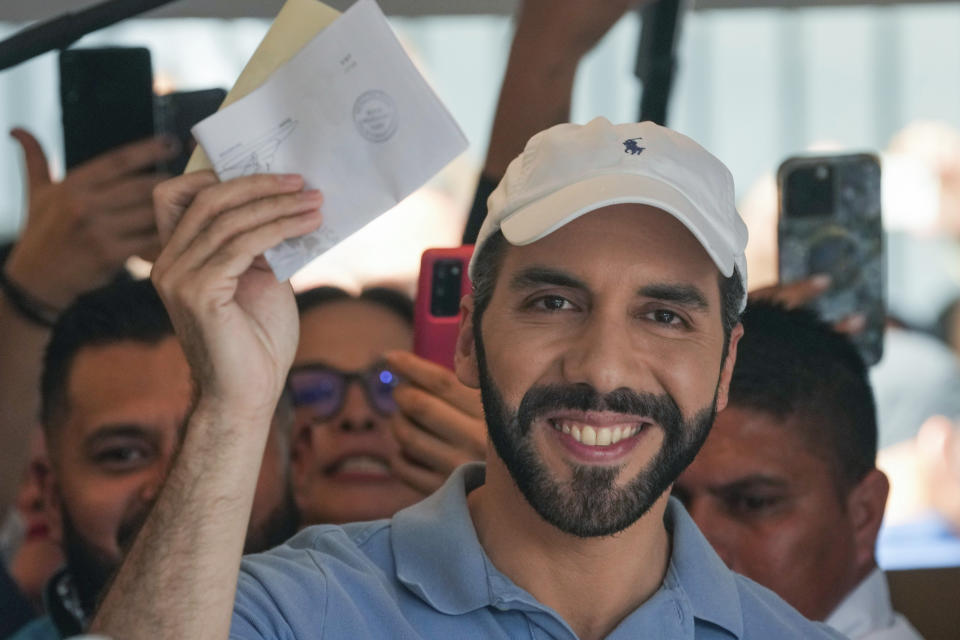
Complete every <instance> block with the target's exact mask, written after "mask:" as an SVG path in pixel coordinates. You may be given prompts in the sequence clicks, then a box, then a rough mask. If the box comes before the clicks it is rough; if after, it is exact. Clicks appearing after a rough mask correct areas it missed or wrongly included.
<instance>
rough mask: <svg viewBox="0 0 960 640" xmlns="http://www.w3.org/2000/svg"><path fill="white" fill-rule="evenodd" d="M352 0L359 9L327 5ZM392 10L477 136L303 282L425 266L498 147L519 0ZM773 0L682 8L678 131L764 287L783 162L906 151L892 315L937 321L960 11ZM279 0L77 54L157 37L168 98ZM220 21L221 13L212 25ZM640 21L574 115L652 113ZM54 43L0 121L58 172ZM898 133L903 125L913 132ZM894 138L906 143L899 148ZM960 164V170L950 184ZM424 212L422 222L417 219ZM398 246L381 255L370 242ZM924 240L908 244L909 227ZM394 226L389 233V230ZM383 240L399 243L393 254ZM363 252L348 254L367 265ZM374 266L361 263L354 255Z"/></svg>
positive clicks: (18, 21) (943, 294)
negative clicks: (428, 251)
mask: <svg viewBox="0 0 960 640" xmlns="http://www.w3.org/2000/svg"><path fill="white" fill-rule="evenodd" d="M76 4H77V3H74V2H69V1H67V0H56V1H54V0H47V1H46V2H43V3H37V2H32V1H29V0H9V1H8V2H5V3H4V4H3V6H2V7H0V37H2V36H5V35H8V34H11V33H13V32H15V31H16V30H17V29H19V28H22V27H23V26H24V24H25V23H27V22H29V21H31V20H35V19H40V18H49V17H51V16H54V15H57V14H58V13H61V12H64V11H68V10H76V9H77V7H76V6H75V5H76ZM331 4H332V5H333V6H335V7H337V8H339V9H343V8H345V7H346V6H348V5H349V3H348V2H342V1H340V2H331ZM450 4H451V3H444V2H436V1H427V0H423V1H419V2H400V1H394V2H391V1H389V0H384V1H383V2H381V5H382V7H383V9H384V11H385V12H386V13H387V14H388V15H389V16H390V21H391V23H392V25H393V27H394V29H395V30H396V31H397V33H398V34H399V35H400V37H401V39H402V40H403V42H404V44H405V45H406V47H407V48H408V50H409V51H410V52H411V54H412V55H413V56H414V58H415V59H416V61H417V62H418V64H419V65H420V67H421V70H422V71H423V73H424V74H425V76H426V77H427V78H428V79H429V81H430V82H431V83H432V84H433V86H434V88H435V90H436V91H437V93H438V94H439V96H440V98H441V99H442V100H443V101H444V103H445V104H446V105H447V107H448V108H449V109H450V111H451V112H452V113H453V115H454V117H455V118H456V119H457V121H458V122H459V123H460V125H461V127H462V128H463V130H464V131H465V133H466V134H467V137H468V138H469V140H470V149H469V151H468V152H467V153H466V154H465V155H464V156H463V157H462V158H460V160H458V161H457V162H456V163H454V164H453V165H451V166H450V167H448V169H447V170H446V171H445V172H444V173H443V174H442V175H441V176H439V177H438V178H437V179H436V180H434V182H433V183H431V185H430V186H429V187H428V188H427V189H425V190H424V191H423V192H421V193H418V194H416V195H415V196H413V197H412V198H411V200H412V201H411V202H407V203H405V204H404V205H403V206H401V208H402V209H405V210H407V211H408V212H409V211H414V212H415V213H414V214H409V213H408V214H407V215H404V216H400V217H403V222H402V223H401V222H399V221H398V220H397V217H398V216H393V215H388V216H386V217H385V218H383V219H381V220H379V221H378V222H376V223H375V224H374V225H373V226H372V227H371V228H370V229H369V230H368V233H367V234H364V233H361V234H360V235H359V237H355V238H352V239H351V240H350V241H349V242H348V243H347V245H346V246H343V247H340V248H339V249H338V250H337V251H335V252H334V253H335V254H336V255H330V256H328V257H327V258H321V260H320V261H319V262H320V263H322V264H317V265H314V267H313V268H312V269H309V270H308V272H307V273H304V274H301V276H300V278H299V280H300V281H306V280H311V281H313V280H324V281H326V282H329V281H337V282H341V283H343V284H347V285H350V284H352V286H360V285H362V284H364V283H366V282H369V281H378V280H383V279H385V278H387V277H388V274H389V279H396V277H397V274H398V273H403V274H408V275H409V276H410V278H411V279H412V277H413V276H414V275H415V271H416V261H415V260H412V259H411V258H410V256H411V255H413V256H416V255H418V254H419V252H418V251H411V249H412V248H415V247H416V246H431V245H438V244H439V245H444V244H453V243H455V242H456V240H457V238H458V237H459V234H460V231H461V229H462V224H463V220H464V216H465V215H466V211H467V209H468V206H469V199H470V197H471V196H472V194H473V189H474V186H475V184H476V178H477V174H478V172H479V170H480V165H481V163H482V161H483V157H484V154H485V151H486V147H487V140H488V136H489V129H490V126H491V123H492V121H493V109H494V106H495V104H496V98H497V93H498V90H499V85H500V81H501V78H502V74H503V70H504V67H505V64H506V55H507V52H508V48H509V43H510V38H511V35H512V28H513V27H512V21H511V17H510V16H511V14H512V12H513V10H514V6H515V3H514V2H511V1H508V0H460V1H459V2H457V3H455V7H454V8H453V9H451V7H450ZM810 4H814V3H805V2H765V1H748V0H744V1H739V0H701V1H699V2H697V3H695V4H694V6H693V7H692V10H691V11H689V12H688V13H687V15H686V16H685V17H684V20H683V24H682V29H681V32H680V38H679V42H678V56H679V67H678V71H677V75H676V78H675V85H674V91H673V94H672V98H671V101H670V108H669V112H668V118H667V123H668V124H669V126H671V127H673V128H675V129H677V130H679V131H681V132H683V133H686V134H688V135H690V136H691V137H693V138H694V139H696V140H698V141H699V142H701V143H702V144H704V146H706V147H707V148H708V149H709V150H710V151H712V152H713V153H714V154H716V155H717V156H719V157H720V158H721V159H723V160H724V162H726V163H727V165H728V166H729V167H730V168H731V170H732V171H733V174H734V178H735V180H736V184H737V188H738V196H739V198H740V201H741V209H742V211H743V213H744V215H745V216H746V217H747V218H748V221H749V223H750V226H751V231H752V236H753V240H752V241H751V245H753V246H752V247H751V250H752V252H753V254H754V255H751V256H750V258H751V286H752V287H755V286H762V285H764V284H769V283H771V282H772V281H774V280H775V278H776V269H775V262H776V261H775V259H771V258H770V257H769V256H764V255H763V254H764V253H765V252H767V251H775V249H774V248H771V244H772V243H773V238H774V236H773V234H774V228H775V223H774V220H775V216H776V201H775V188H774V185H773V178H772V176H773V172H774V170H775V168H776V166H777V165H778V164H779V163H780V161H781V160H783V158H785V157H786V156H788V155H791V154H794V153H796V152H798V151H802V150H808V149H830V150H842V149H846V150H891V151H893V153H891V154H889V155H888V156H887V157H885V164H884V174H885V184H884V217H885V220H886V222H885V225H886V227H887V229H888V231H890V232H891V236H890V237H889V238H888V250H889V254H888V260H889V271H888V285H889V303H890V310H891V313H893V314H894V315H895V316H897V317H898V318H902V319H903V320H904V321H905V322H908V323H909V324H911V325H913V326H918V327H924V328H926V327H931V326H933V325H934V323H935V322H936V319H937V316H938V314H939V313H940V312H941V310H942V309H943V308H944V307H945V305H946V304H947V303H948V302H949V301H951V300H952V299H953V298H954V297H955V296H956V295H957V293H958V290H960V289H958V284H957V283H958V281H960V274H958V273H957V268H956V267H955V266H954V265H957V264H960V262H957V261H956V260H953V257H954V254H955V243H954V241H953V238H952V234H951V233H950V232H951V225H950V220H949V218H950V217H951V216H952V217H955V218H956V219H957V222H956V223H955V227H956V228H958V229H960V211H944V212H941V211H940V209H941V208H942V207H944V208H950V207H953V208H960V196H957V195H955V194H954V193H951V190H952V191H954V192H956V191H958V190H960V185H958V184H957V183H960V178H958V177H957V173H958V171H957V169H956V168H955V167H951V166H947V165H949V164H950V163H951V162H952V163H953V164H956V163H957V160H956V158H957V154H958V153H960V133H957V130H956V129H957V128H960V82H957V80H956V79H957V78H958V77H960V39H958V38H957V37H956V34H957V33H960V4H957V3H953V2H927V3H921V2H879V3H862V2H818V3H815V4H816V5H818V6H808V5H810ZM281 5H282V3H281V2H276V1H263V2H240V1H236V0H234V1H231V2H214V1H209V0H208V1H198V0H193V1H186V0H182V1H180V2H175V3H172V4H170V5H167V6H166V7H164V8H161V9H159V10H155V11H153V12H151V13H149V14H148V16H149V17H148V18H143V19H135V20H127V21H124V22H123V23H121V24H118V25H115V26H113V27H110V28H107V29H104V30H102V31H98V32H96V33H93V34H90V35H89V36H87V37H85V38H83V39H82V40H81V41H80V42H79V43H78V46H104V45H108V44H109V45H120V46H147V47H149V49H150V51H151V54H152V60H153V65H154V77H155V84H156V90H157V92H158V93H164V92H169V91H174V90H191V89H201V88H210V87H223V88H229V87H230V86H231V85H232V82H233V81H234V79H235V78H236V77H237V75H238V74H239V72H240V70H241V69H242V68H243V66H244V64H245V63H246V61H247V60H248V58H249V57H250V55H251V54H252V52H253V50H254V49H255V47H256V45H257V44H258V43H259V41H260V39H261V37H262V36H263V34H264V33H265V32H266V29H267V28H268V26H269V22H270V18H271V17H272V16H273V15H275V13H276V11H277V10H278V9H279V7H280V6H281ZM212 16H217V17H212ZM640 22H641V21H640V16H639V14H638V13H629V14H628V15H627V16H626V17H625V18H624V19H623V20H622V21H621V22H620V23H619V24H618V25H617V26H616V27H615V28H614V29H613V30H612V31H611V32H610V33H609V34H608V35H607V37H606V38H605V39H604V41H603V42H602V43H601V44H600V45H599V46H598V47H597V48H596V49H595V50H594V51H593V52H592V53H591V54H590V55H589V56H588V58H587V59H586V61H585V63H584V64H583V65H582V66H581V69H580V71H579V75H578V78H577V84H576V91H575V96H574V101H573V119H574V120H575V121H577V122H585V121H587V120H589V119H590V118H592V117H594V116H597V115H604V116H606V117H608V118H609V119H611V120H613V121H623V120H631V119H636V117H637V114H638V112H639V100H640V95H641V85H640V83H639V81H638V80H637V77H636V76H635V75H634V66H635V61H636V57H637V56H636V51H637V43H638V39H639V35H640V30H641V24H640ZM58 91H59V88H58V73H57V54H56V53H48V54H45V55H42V56H40V57H38V58H36V59H34V60H32V61H30V62H27V63H25V64H21V65H20V66H18V67H16V68H13V69H10V70H7V71H5V72H3V73H0V127H3V128H5V129H9V128H11V127H13V126H23V127H25V128H27V129H29V130H31V131H33V132H35V133H36V134H37V135H38V137H39V139H40V141H41V142H42V143H43V145H44V147H45V148H46V149H47V151H48V154H49V155H50V158H51V162H52V164H53V166H54V168H55V171H62V166H63V160H62V148H63V142H62V129H61V124H60V106H59V105H60V101H59V93H58ZM898 133H900V134H902V135H900V136H899V137H898V135H897V134H898ZM891 143H894V147H893V148H892V149H891ZM951 171H953V181H952V183H951V181H950V175H951ZM22 184H23V180H22V167H21V164H20V156H19V150H18V148H17V146H16V145H15V144H14V142H13V141H12V140H10V139H8V138H4V139H3V141H2V142H0V238H4V239H5V238H11V237H13V236H15V235H16V233H17V230H18V229H19V227H20V224H21V222H22V216H23V212H24V206H23V195H22ZM410 215H415V216H417V218H416V220H412V219H411V218H410V217H409V216H410ZM384 227H390V232H391V236H392V237H394V238H398V241H397V242H395V243H392V244H391V247H389V248H383V247H380V248H378V251H377V258H376V260H375V261H374V260H372V259H371V256H370V252H369V251H366V250H365V249H368V248H369V247H370V241H365V240H364V236H365V235H368V234H369V235H372V236H377V237H383V235H382V234H383V232H384ZM906 235H909V236H910V237H909V238H908V239H905V238H904V236H906ZM388 237H389V236H388ZM384 249H386V251H384ZM360 254H364V255H362V260H357V259H353V258H351V256H355V257H360ZM358 263H359V264H358Z"/></svg>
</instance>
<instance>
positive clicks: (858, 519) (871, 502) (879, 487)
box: [846, 469, 890, 572]
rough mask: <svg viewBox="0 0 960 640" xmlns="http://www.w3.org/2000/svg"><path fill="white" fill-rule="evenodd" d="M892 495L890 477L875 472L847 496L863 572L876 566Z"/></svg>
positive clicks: (848, 516) (856, 551)
mask: <svg viewBox="0 0 960 640" xmlns="http://www.w3.org/2000/svg"><path fill="white" fill-rule="evenodd" d="M889 493H890V482H889V481H888V480H887V476H886V475H884V473H883V471H880V470H879V469H873V470H871V471H870V472H869V473H867V475H865V476H864V477H863V479H862V480H860V482H859V483H857V485H856V486H855V487H854V488H853V489H851V490H850V493H848V494H847V505H846V506H847V518H849V521H850V525H851V527H852V528H853V536H854V537H853V540H854V548H855V551H854V553H855V554H856V566H857V569H858V570H860V571H861V572H865V571H867V570H869V569H872V568H873V567H874V566H875V565H876V557H875V550H876V546H877V535H878V534H879V532H880V524H881V522H883V510H884V508H885V507H886V504H887V495H888V494H889Z"/></svg>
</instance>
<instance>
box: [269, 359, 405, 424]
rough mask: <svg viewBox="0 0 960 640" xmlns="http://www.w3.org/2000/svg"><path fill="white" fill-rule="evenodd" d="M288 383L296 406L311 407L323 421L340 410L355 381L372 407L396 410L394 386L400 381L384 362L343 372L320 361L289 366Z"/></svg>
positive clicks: (384, 411)
mask: <svg viewBox="0 0 960 640" xmlns="http://www.w3.org/2000/svg"><path fill="white" fill-rule="evenodd" d="M287 382H288V384H289V386H290V390H291V392H292V393H293V405H294V407H297V408H300V407H309V408H310V409H312V410H313V413H314V417H316V418H320V419H321V420H323V419H327V418H332V417H333V416H335V415H337V414H338V413H340V410H341V409H343V403H344V401H345V399H346V397H347V389H348V388H349V387H350V385H351V384H352V383H353V382H359V383H360V386H362V387H363V390H364V393H366V395H367V400H368V401H369V402H370V406H371V407H373V409H374V410H375V411H377V412H378V413H380V414H382V415H390V414H391V413H393V412H394V411H396V409H397V404H396V402H395V401H394V399H393V389H394V387H396V386H397V384H398V383H399V382H400V380H399V378H398V377H397V375H396V374H395V373H393V372H392V371H390V370H389V369H388V368H387V367H386V365H385V364H384V363H382V362H378V363H376V364H374V365H373V366H371V367H370V368H369V369H367V370H366V371H341V370H340V369H337V368H335V367H331V366H328V365H325V364H323V363H319V362H314V363H308V364H301V365H297V366H296V367H293V368H292V369H290V374H289V375H288V376H287Z"/></svg>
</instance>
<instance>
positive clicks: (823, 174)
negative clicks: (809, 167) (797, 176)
mask: <svg viewBox="0 0 960 640" xmlns="http://www.w3.org/2000/svg"><path fill="white" fill-rule="evenodd" d="M813 175H814V177H816V179H817V180H826V179H827V177H828V176H829V175H830V169H828V168H827V167H826V166H824V165H822V164H821V165H819V166H818V167H817V168H816V170H815V171H814V173H813Z"/></svg>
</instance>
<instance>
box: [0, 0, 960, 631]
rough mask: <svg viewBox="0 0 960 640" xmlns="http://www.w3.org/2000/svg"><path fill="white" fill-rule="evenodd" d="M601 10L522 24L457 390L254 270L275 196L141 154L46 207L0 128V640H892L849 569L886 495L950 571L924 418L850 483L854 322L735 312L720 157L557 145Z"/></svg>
mask: <svg viewBox="0 0 960 640" xmlns="http://www.w3.org/2000/svg"><path fill="white" fill-rule="evenodd" d="M634 4H635V3H634V2H632V1H631V0H616V1H613V2H605V3H583V2H580V1H579V0H525V1H524V2H523V3H522V4H521V5H520V9H519V10H518V11H519V13H518V16H517V24H516V31H515V34H514V40H513V43H512V46H511V52H510V57H509V62H508V67H507V71H506V74H505V78H504V82H503V87H502V90H501V95H500V99H499V103H498V107H497V112H496V116H495V121H494V126H493V133H492V136H491V142H490V148H489V150H488V154H487V159H486V163H485V165H484V168H483V172H482V175H481V178H480V184H479V186H478V189H477V195H476V198H475V201H474V207H475V209H476V210H477V211H476V214H475V215H471V216H470V218H469V220H470V222H469V223H468V228H467V229H466V231H465V240H466V241H468V242H474V241H475V245H476V249H475V252H474V255H473V258H472V261H471V263H470V276H471V281H472V284H473V289H472V291H471V292H470V293H469V294H468V295H466V296H465V297H464V299H463V301H462V303H461V311H462V320H461V325H460V333H459V337H458V341H457V345H456V358H455V362H456V364H455V370H454V371H451V370H448V369H446V368H444V367H441V366H439V365H437V364H434V363H432V362H429V361H427V360H425V359H422V358H420V357H418V356H416V355H414V354H413V353H411V348H412V344H413V333H414V311H413V309H414V306H413V301H412V300H411V299H410V298H409V296H408V295H407V294H405V293H404V292H402V291H400V290H397V289H391V288H387V287H370V288H367V289H365V290H363V291H361V292H359V293H353V292H348V291H345V290H343V289H340V288H336V287H333V286H320V287H317V288H313V289H309V290H306V291H301V292H298V293H296V294H295V293H294V291H293V289H292V288H291V287H290V285H289V284H287V283H281V282H278V281H277V280H276V279H275V278H274V276H273V274H272V272H271V271H270V270H269V267H268V266H267V265H266V263H265V261H264V260H263V258H262V254H263V252H264V251H265V250H266V249H268V248H270V247H271V246H273V245H275V244H276V243H278V242H279V241H282V240H284V239H287V238H291V237H295V236H298V235H302V234H304V233H307V232H309V231H312V230H314V229H316V228H318V227H319V226H320V225H321V224H322V221H323V200H322V193H320V192H316V191H312V190H305V189H304V184H303V180H302V178H301V177H300V176H298V175H254V176H248V177H244V178H239V179H236V180H232V181H229V182H224V183H221V182H220V181H219V180H217V178H216V177H215V176H214V175H213V173H212V172H197V173H191V174H187V175H183V176H179V177H169V176H157V175H155V174H146V173H143V172H142V171H141V170H142V169H143V168H144V167H147V166H150V165H152V164H153V163H155V162H156V161H157V160H158V159H160V158H163V157H166V156H168V155H170V154H172V153H174V152H175V151H176V150H175V149H173V148H171V146H170V145H169V144H166V143H165V142H164V141H163V140H152V141H146V142H141V143H137V144H134V145H130V146H127V147H123V148H120V149H117V150H114V151H110V152H107V153H106V154H104V155H102V156H101V157H98V158H95V159H93V160H91V161H89V162H87V163H86V164H83V165H80V166H78V167H77V168H75V169H73V170H71V171H70V172H69V173H68V174H67V176H66V177H65V178H64V179H63V180H62V181H53V180H52V179H51V176H50V170H49V168H48V166H47V162H46V159H45V157H44V154H43V151H42V150H41V149H40V146H39V145H38V144H37V142H36V140H35V139H34V138H33V137H32V136H31V135H30V134H29V133H27V132H25V131H22V130H17V131H15V132H14V133H13V135H14V137H15V138H16V139H17V141H18V142H19V143H20V145H21V146H22V148H23V153H24V161H25V164H26V168H27V175H28V176H29V185H28V186H29V215H28V218H27V223H26V226H25V228H24V230H23V232H22V234H21V236H20V237H19V238H18V239H17V241H16V242H15V243H13V244H11V245H10V246H8V247H7V248H6V249H5V253H4V255H3V260H4V263H3V269H2V277H0V285H2V286H0V350H2V354H3V355H2V358H0V407H2V411H0V414H2V415H0V439H2V441H3V443H4V446H3V447H0V517H3V518H4V521H5V522H8V523H11V522H13V523H20V529H21V531H20V532H19V535H13V534H16V533H17V532H16V531H13V534H11V535H6V536H0V542H2V541H4V540H6V539H7V538H10V539H12V540H13V542H8V543H6V545H5V548H4V551H5V557H4V561H3V562H2V563H0V637H8V636H9V637H11V638H14V639H15V640H30V639H54V638H67V637H71V636H74V635H79V634H84V633H93V634H99V635H102V636H106V637H110V638H115V639H118V640H119V639H121V638H123V639H126V638H141V637H142V638H171V639H173V638H177V639H181V638H226V637H228V636H229V637H231V638H243V639H251V640H252V639H254V638H303V639H306V638H320V637H322V638H439V637H443V638H448V637H449V638H635V637H648V636H649V637H659V638H689V637H696V638H805V639H807V638H811V639H812V638H834V637H849V638H855V639H860V638H863V639H866V638H875V639H881V638H883V639H891V640H893V639H914V638H919V637H920V635H919V633H918V632H917V631H916V630H915V629H914V628H913V626H912V625H911V623H910V622H909V621H908V620H907V619H906V618H905V617H904V616H902V615H900V614H898V613H897V612H896V611H894V608H893V606H892V604H891V600H890V594H889V588H888V583H887V578H886V576H885V574H884V573H883V571H881V570H880V568H879V567H878V561H877V557H878V556H877V544H878V538H880V537H881V525H882V523H883V522H884V514H885V510H886V509H887V504H888V497H889V500H890V504H896V505H907V506H906V507H902V509H904V510H906V509H908V507H909V508H913V509H914V510H917V511H919V512H922V513H923V514H925V517H927V518H928V521H930V522H935V523H936V524H938V525H939V526H941V527H942V530H944V531H948V532H950V533H949V534H948V535H947V536H945V537H943V536H942V538H943V539H944V540H946V542H945V543H944V544H945V545H946V547H945V548H947V549H952V550H953V552H954V553H957V549H958V548H960V543H958V542H957V538H956V534H955V533H952V532H953V531H955V530H957V529H960V481H958V480H957V478H958V477H960V473H958V468H960V434H958V432H957V428H956V427H955V426H954V425H953V423H952V421H951V419H952V418H955V417H956V416H942V417H934V418H930V420H927V421H925V422H924V423H923V424H922V425H921V424H916V425H904V426H903V428H904V432H905V433H906V434H907V436H906V437H905V438H903V439H901V440H900V441H899V442H897V443H896V444H895V445H894V446H893V447H891V448H889V449H885V450H884V451H883V452H882V453H881V454H880V464H879V466H878V447H879V444H878V443H880V442H881V435H880V433H881V430H880V428H879V427H878V412H877V408H876V407H877V402H878V399H877V394H875V390H874V386H875V385H874V383H873V382H872V381H871V378H870V377H869V375H868V369H867V367H866V365H865V364H864V362H863V360H862V358H861V357H860V355H859V353H858V351H857V349H856V347H855V346H854V344H853V342H852V341H851V340H850V338H849V334H850V332H855V331H856V330H857V328H858V325H857V323H856V321H855V319H853V320H850V319H848V320H847V321H843V322H841V323H840V324H839V325H834V326H830V325H828V324H826V323H825V322H823V321H822V320H820V319H819V318H817V317H816V315H815V314H814V313H813V312H811V311H808V310H806V309H804V308H803V305H804V304H805V303H807V302H809V301H810V300H811V299H812V298H814V297H816V296H817V295H819V294H821V293H822V292H823V291H824V289H825V287H828V286H829V283H828V282H825V281H824V279H823V278H819V279H814V280H810V281H804V282H799V283H791V284H782V285H775V286H772V287H768V288H765V289H763V290H750V288H749V287H748V279H747V274H748V269H747V261H746V255H745V249H746V246H747V236H748V233H747V226H746V225H745V223H744V222H743V220H742V219H741V217H740V214H739V213H738V211H737V208H736V204H735V202H734V193H735V190H734V186H733V180H732V177H731V175H730V172H729V171H728V170H727V168H726V167H725V166H724V165H723V164H722V162H721V161H720V160H718V159H717V158H715V157H714V156H712V155H711V154H710V153H708V152H707V151H706V150H705V149H703V148H702V147H700V146H699V145H698V144H697V143H696V142H694V141H693V140H691V139H689V138H687V137H685V136H683V135H681V134H679V133H677V132H675V131H672V130H670V129H667V128H665V127H661V126H658V125H655V124H653V123H649V122H645V123H627V124H612V123H610V122H608V121H607V120H606V119H604V118H596V119H594V120H592V121H590V122H589V123H587V124H585V125H574V124H568V123H567V120H569V111H570V95H571V90H572V86H573V81H574V76H575V72H576V69H577V66H578V63H579V61H580V60H581V58H582V57H583V56H584V55H585V54H586V53H587V52H588V51H589V50H590V49H591V48H592V47H593V45H594V44H595V43H596V42H597V41H598V40H599V39H600V38H601V37H602V36H603V35H604V33H606V32H607V30H608V29H609V28H610V27H611V26H612V25H613V24H614V23H615V22H616V21H617V20H618V19H619V18H620V17H621V16H622V15H623V13H624V12H626V11H627V10H629V9H630V7H631V6H632V5H634ZM637 149H639V151H637ZM384 242H385V243H388V242H389V238H385V239H384ZM51 255H56V256H57V259H56V260H51V259H50V256H51ZM133 255H137V256H140V257H142V258H144V259H148V260H150V261H151V262H153V270H152V274H151V278H150V279H146V280H138V279H135V278H133V277H131V276H130V275H129V274H128V273H127V272H126V271H125V270H124V269H123V265H124V262H125V261H126V259H127V258H128V257H130V256H133ZM748 292H749V293H748ZM952 323H953V321H952V320H949V317H948V316H944V320H943V325H944V327H951V326H952ZM944 331H945V333H949V331H948V330H947V329H946V328H945V329H944ZM951 335H952V334H951ZM881 468H883V469H886V470H889V469H900V470H905V471H904V473H903V477H908V478H914V480H915V482H914V484H913V485H910V483H904V484H898V482H899V476H898V478H897V479H896V480H895V481H894V482H893V483H892V485H891V481H890V478H888V475H887V474H885V473H884V470H881ZM13 529H14V527H12V526H6V527H5V529H4V531H7V532H8V533H9V531H12V530H13ZM951 545H952V546H951ZM958 557H960V555H958Z"/></svg>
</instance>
